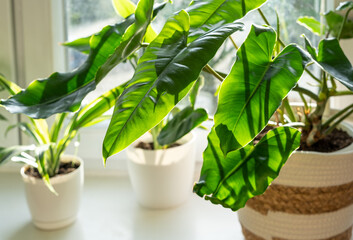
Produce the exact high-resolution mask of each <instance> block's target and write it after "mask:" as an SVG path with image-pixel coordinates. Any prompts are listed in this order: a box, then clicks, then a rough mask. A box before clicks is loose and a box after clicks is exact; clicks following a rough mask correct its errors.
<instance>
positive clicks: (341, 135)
mask: <svg viewBox="0 0 353 240" xmlns="http://www.w3.org/2000/svg"><path fill="white" fill-rule="evenodd" d="M352 143H353V138H352V137H351V136H349V135H348V133H347V132H346V131H343V130H339V129H334V130H333V131H332V132H331V133H330V134H329V135H327V136H326V137H325V138H324V139H321V140H319V141H318V142H317V143H315V144H314V145H312V146H310V147H308V146H306V145H305V143H303V142H301V144H300V148H299V150H304V151H315V152H334V151H337V150H340V149H342V148H345V147H347V146H349V145H350V144H352Z"/></svg>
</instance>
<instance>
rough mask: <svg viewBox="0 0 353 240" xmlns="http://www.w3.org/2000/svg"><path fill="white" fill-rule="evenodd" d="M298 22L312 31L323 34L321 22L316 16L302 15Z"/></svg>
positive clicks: (319, 34)
mask: <svg viewBox="0 0 353 240" xmlns="http://www.w3.org/2000/svg"><path fill="white" fill-rule="evenodd" d="M297 23H299V24H300V25H302V26H304V27H305V28H307V29H308V30H309V31H311V32H312V33H315V34H316V35H318V36H321V23H320V22H319V21H318V20H316V19H315V18H314V17H300V18H298V20H297Z"/></svg>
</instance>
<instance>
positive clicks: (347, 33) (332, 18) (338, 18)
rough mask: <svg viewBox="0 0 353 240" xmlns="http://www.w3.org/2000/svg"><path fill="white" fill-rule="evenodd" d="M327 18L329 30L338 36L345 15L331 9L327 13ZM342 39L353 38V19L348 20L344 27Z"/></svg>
mask: <svg viewBox="0 0 353 240" xmlns="http://www.w3.org/2000/svg"><path fill="white" fill-rule="evenodd" d="M325 18H326V22H327V25H328V27H329V30H330V31H331V34H332V36H334V37H336V38H338V34H339V31H340V27H341V26H342V23H343V20H344V17H343V16H342V15H340V14H339V13H337V12H334V11H329V12H327V13H325ZM341 38H342V39H347V38H353V21H352V20H349V19H348V20H347V22H346V24H345V25H344V27H343V31H342V35H341Z"/></svg>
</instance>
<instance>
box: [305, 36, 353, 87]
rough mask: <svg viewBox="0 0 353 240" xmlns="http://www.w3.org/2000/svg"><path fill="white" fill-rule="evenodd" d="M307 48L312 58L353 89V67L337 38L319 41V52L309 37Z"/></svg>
mask: <svg viewBox="0 0 353 240" xmlns="http://www.w3.org/2000/svg"><path fill="white" fill-rule="evenodd" d="M305 48H306V49H307V51H308V52H309V53H310V55H311V57H312V59H313V60H314V61H315V62H316V63H317V64H318V65H319V66H320V67H321V68H322V69H323V70H324V71H326V72H327V73H329V74H330V75H332V76H333V77H334V78H335V79H337V80H338V81H340V82H341V83H342V84H343V85H345V86H346V87H347V88H348V89H350V90H351V91H353V68H352V64H351V63H350V62H349V60H348V58H347V57H346V55H345V54H344V52H343V51H342V48H341V46H340V44H339V42H338V40H337V39H336V38H330V39H323V40H321V41H320V43H319V48H318V54H316V51H315V48H313V47H312V46H311V44H310V42H309V40H308V39H307V38H305Z"/></svg>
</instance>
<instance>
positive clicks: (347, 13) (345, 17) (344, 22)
mask: <svg viewBox="0 0 353 240" xmlns="http://www.w3.org/2000/svg"><path fill="white" fill-rule="evenodd" d="M352 9H353V7H351V8H349V9H348V10H347V12H346V14H345V15H344V19H343V22H342V25H341V28H340V31H339V34H338V40H340V39H341V37H342V32H343V28H344V25H345V24H346V22H347V19H348V15H349V13H350V11H352Z"/></svg>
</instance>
